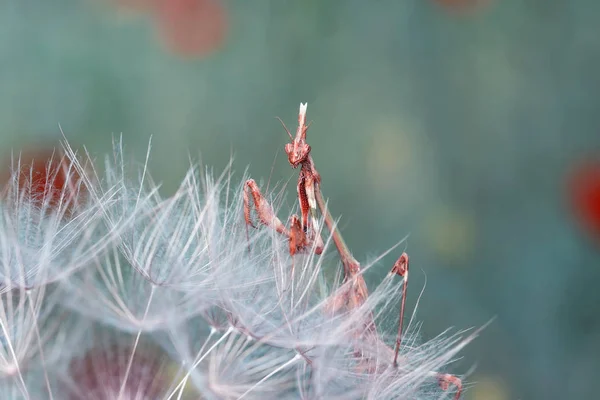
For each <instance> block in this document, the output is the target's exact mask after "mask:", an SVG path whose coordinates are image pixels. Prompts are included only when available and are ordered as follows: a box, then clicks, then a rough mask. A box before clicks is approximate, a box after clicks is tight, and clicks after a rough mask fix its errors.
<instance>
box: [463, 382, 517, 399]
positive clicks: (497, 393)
mask: <svg viewBox="0 0 600 400" xmlns="http://www.w3.org/2000/svg"><path fill="white" fill-rule="evenodd" d="M474 382H475V384H474V386H473V387H472V388H470V389H469V390H468V391H467V395H468V396H467V397H468V399H469V400H508V388H507V387H506V385H504V384H503V383H502V382H501V381H500V380H498V379H494V378H491V377H484V378H483V379H474Z"/></svg>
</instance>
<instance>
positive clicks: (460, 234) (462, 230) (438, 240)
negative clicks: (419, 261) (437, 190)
mask: <svg viewBox="0 0 600 400" xmlns="http://www.w3.org/2000/svg"><path fill="white" fill-rule="evenodd" d="M425 235H426V237H427V238H428V240H429V242H430V245H431V246H432V248H433V249H434V250H435V251H436V252H437V253H438V254H440V255H441V256H442V257H444V258H446V259H448V260H449V261H451V262H455V263H460V262H462V261H465V259H466V258H467V257H468V256H469V255H470V254H471V252H472V251H473V248H474V246H475V238H476V224H475V221H474V220H473V217H472V216H471V215H469V214H467V213H463V212H459V211H457V210H450V209H443V208H442V209H438V210H437V211H435V212H433V213H432V214H430V215H429V217H428V218H427V220H426V222H425Z"/></svg>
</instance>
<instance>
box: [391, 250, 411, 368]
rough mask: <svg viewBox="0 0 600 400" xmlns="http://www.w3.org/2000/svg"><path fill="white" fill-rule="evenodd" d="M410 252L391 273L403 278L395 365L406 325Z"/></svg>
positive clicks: (396, 264) (404, 254)
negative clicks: (405, 313)
mask: <svg viewBox="0 0 600 400" xmlns="http://www.w3.org/2000/svg"><path fill="white" fill-rule="evenodd" d="M408 263H409V258H408V254H406V253H402V254H401V255H400V257H398V260H396V262H395V263H394V267H393V268H392V271H391V273H392V274H395V275H400V276H401V277H403V278H404V279H403V280H402V286H403V287H402V300H401V303H400V317H399V318H398V335H397V336H396V348H395V349H394V367H397V366H398V352H399V351H400V344H401V343H402V326H403V325H404V306H405V304H406V289H407V288H408Z"/></svg>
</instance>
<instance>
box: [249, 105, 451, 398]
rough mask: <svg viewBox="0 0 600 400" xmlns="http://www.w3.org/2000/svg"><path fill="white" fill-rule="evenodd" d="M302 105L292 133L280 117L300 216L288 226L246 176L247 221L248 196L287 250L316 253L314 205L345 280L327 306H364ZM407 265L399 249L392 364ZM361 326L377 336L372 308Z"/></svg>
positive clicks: (319, 243)
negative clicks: (328, 199)
mask: <svg viewBox="0 0 600 400" xmlns="http://www.w3.org/2000/svg"><path fill="white" fill-rule="evenodd" d="M306 108H307V104H306V103H301V104H300V110H299V113H298V128H297V129H296V136H295V137H293V136H292V134H291V133H290V131H289V130H288V129H287V127H286V126H285V124H284V123H283V121H282V120H281V119H279V121H280V122H281V124H282V125H283V127H284V129H285V130H286V132H287V134H288V136H289V137H290V139H291V143H287V144H286V145H285V152H286V154H287V156H288V161H289V163H290V165H291V166H292V168H298V167H300V173H299V175H298V184H297V192H298V201H299V204H300V212H301V217H300V218H298V216H296V215H292V216H291V218H290V227H289V228H286V226H285V225H284V224H283V223H282V222H281V220H280V219H279V218H277V216H276V215H275V212H274V210H273V208H272V207H271V205H270V204H269V202H268V201H267V199H266V198H265V197H264V196H263V195H262V193H261V192H260V189H259V187H258V185H257V184H256V182H255V181H254V180H253V179H249V180H248V181H246V183H245V185H244V193H243V200H244V218H245V221H246V224H247V225H251V226H252V227H255V225H254V224H253V222H252V219H251V204H250V201H251V200H252V202H253V203H254V206H255V209H256V212H257V216H258V219H259V220H260V222H261V223H263V224H264V225H266V226H268V227H270V228H271V229H274V230H275V231H277V232H279V233H280V234H282V235H284V236H285V237H287V238H288V241H289V252H290V255H291V256H294V255H295V254H298V253H302V252H307V251H313V252H314V253H315V254H317V255H319V254H321V253H322V252H323V250H324V244H323V240H322V238H321V234H320V230H319V220H318V218H317V207H318V208H319V209H320V211H321V214H322V216H323V219H324V221H325V225H327V229H328V230H329V232H330V233H331V238H332V240H333V242H334V244H335V246H336V248H337V251H338V253H339V255H340V258H341V261H342V264H343V265H344V285H343V286H342V288H341V290H340V291H338V292H337V293H335V294H333V295H332V298H331V299H330V302H329V306H328V307H327V308H328V309H329V311H330V312H333V313H335V312H338V311H340V310H342V309H346V310H348V311H351V310H353V309H357V308H359V307H360V306H362V305H363V304H364V303H365V301H366V300H367V297H368V295H369V293H368V290H367V285H366V282H365V280H364V278H363V275H362V273H361V268H360V264H359V262H358V261H357V260H356V259H355V258H354V257H353V256H352V253H351V252H350V250H349V249H348V247H347V246H346V243H345V242H344V240H343V238H342V236H341V234H340V232H339V231H338V230H337V228H336V224H335V221H334V219H333V217H332V216H331V214H330V213H329V210H328V208H327V205H326V203H325V200H324V199H323V196H322V194H321V191H320V184H321V175H320V174H319V173H318V171H317V169H316V168H315V164H314V161H313V159H312V156H311V154H310V152H311V147H310V145H309V144H308V143H307V142H306V132H307V131H308V128H309V126H310V124H308V125H307V124H306ZM309 214H310V216H309ZM408 267H409V258H408V255H407V254H406V253H402V255H401V256H400V257H399V258H398V260H397V261H396V262H395V264H394V267H393V268H392V270H391V272H390V273H391V274H396V275H399V276H401V277H403V278H404V279H403V291H402V299H401V305H400V315H399V321H398V334H397V336H396V343H395V348H394V350H393V351H391V353H393V355H394V356H393V361H392V365H393V367H394V368H396V367H398V356H399V351H400V345H401V342H402V327H403V323H404V308H405V303H406V290H407V286H408ZM361 328H362V329H359V330H358V331H357V332H358V333H359V334H363V333H366V334H369V335H373V337H374V338H376V340H379V339H378V337H377V332H376V328H375V323H374V320H373V316H372V314H370V315H369V316H368V317H367V320H366V321H365V323H364V326H363V327H361ZM357 352H358V353H360V350H357ZM436 375H437V379H438V383H439V385H440V387H441V388H442V389H443V390H447V389H448V388H449V386H450V385H451V384H452V385H454V386H456V388H457V390H456V393H455V397H454V398H455V399H458V398H460V395H461V392H462V383H461V380H460V379H459V378H458V377H456V376H454V375H450V374H436Z"/></svg>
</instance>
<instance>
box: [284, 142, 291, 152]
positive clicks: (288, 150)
mask: <svg viewBox="0 0 600 400" xmlns="http://www.w3.org/2000/svg"><path fill="white" fill-rule="evenodd" d="M292 150H293V146H292V144H291V143H287V144H286V145H285V152H286V153H287V154H290V153H291V152H292Z"/></svg>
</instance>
